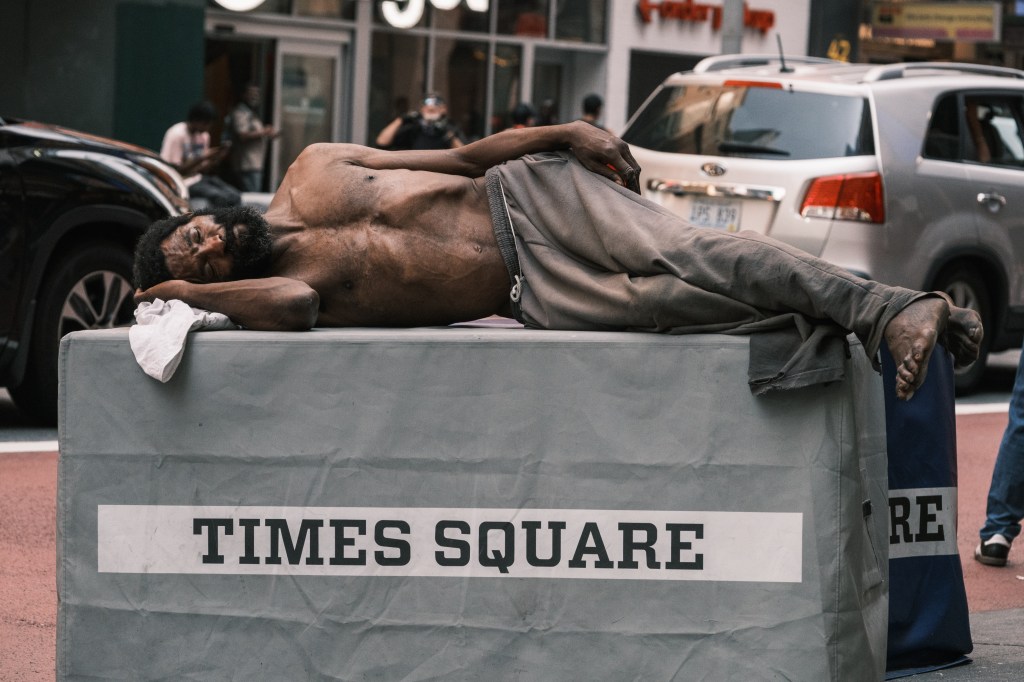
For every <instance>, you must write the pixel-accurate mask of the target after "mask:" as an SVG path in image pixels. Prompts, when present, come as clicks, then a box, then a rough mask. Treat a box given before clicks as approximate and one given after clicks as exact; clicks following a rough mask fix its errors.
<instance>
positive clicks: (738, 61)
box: [693, 54, 844, 73]
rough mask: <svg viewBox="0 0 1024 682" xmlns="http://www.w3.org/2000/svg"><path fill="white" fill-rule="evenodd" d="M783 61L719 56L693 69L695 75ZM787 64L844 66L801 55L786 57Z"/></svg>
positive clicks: (766, 56) (761, 56)
mask: <svg viewBox="0 0 1024 682" xmlns="http://www.w3.org/2000/svg"><path fill="white" fill-rule="evenodd" d="M782 62H783V59H781V58H780V57H779V55H777V54H719V55H715V56H713V57H705V58H704V59H702V60H700V61H699V62H697V64H696V66H694V67H693V73H710V72H712V71H724V70H725V69H738V68H741V67H744V66H768V65H769V64H778V65H779V66H780V67H781V66H782ZM785 62H786V64H787V65H788V64H833V65H835V64H843V63H844V62H839V61H836V60H834V59H825V58H824V57H804V56H800V55H793V56H790V55H785Z"/></svg>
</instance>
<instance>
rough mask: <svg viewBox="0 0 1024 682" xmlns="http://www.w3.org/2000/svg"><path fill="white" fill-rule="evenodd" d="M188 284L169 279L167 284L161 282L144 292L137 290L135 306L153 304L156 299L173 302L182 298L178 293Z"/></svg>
mask: <svg viewBox="0 0 1024 682" xmlns="http://www.w3.org/2000/svg"><path fill="white" fill-rule="evenodd" d="M187 284H188V282H186V281H184V280H180V279H169V280H167V281H166V282H160V283H159V284H154V285H153V286H151V287H150V288H148V289H146V290H145V291H143V290H142V289H136V290H135V305H138V304H140V303H152V302H153V301H154V300H156V299H158V298H159V299H160V300H162V301H171V300H174V299H176V298H179V299H180V298H181V295H180V294H179V293H178V292H179V290H180V289H181V287H182V285H187Z"/></svg>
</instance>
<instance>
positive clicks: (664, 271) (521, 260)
mask: <svg viewBox="0 0 1024 682" xmlns="http://www.w3.org/2000/svg"><path fill="white" fill-rule="evenodd" d="M639 174H640V169H639V167H638V166H637V164H636V162H635V160H634V159H633V157H632V155H631V154H630V152H629V148H628V146H627V145H626V144H625V143H624V142H622V141H621V140H619V139H618V138H615V137H613V136H611V135H609V134H608V133H606V132H605V131H602V130H601V129H599V128H595V127H594V126H591V125H588V124H586V123H582V122H573V123H568V124H565V125H557V126H547V127H539V128H525V129H519V130H509V131H505V132H501V133H498V134H496V135H492V136H490V137H486V138H484V139H482V140H479V141H478V142H474V143H472V144H469V145H466V146H464V147H461V148H458V149H451V150H437V151H434V150H427V151H424V150H421V151H390V152H388V151H379V150H375V149H370V148H366V147H361V146H357V145H351V144H315V145H312V146H310V147H309V148H307V149H306V150H305V151H304V152H303V153H302V154H301V155H300V156H299V158H298V159H297V160H296V161H295V163H294V164H293V165H292V166H291V168H289V170H288V173H287V174H286V175H285V177H284V180H283V182H282V183H281V187H280V189H279V190H278V191H277V194H276V195H275V196H274V199H273V202H272V203H271V204H270V207H269V209H268V210H267V212H266V214H265V216H261V215H260V214H259V213H258V212H256V211H253V210H250V209H245V208H234V209H224V210H219V211H214V212H200V213H195V214H188V215H185V216H180V217H175V218H170V219H167V220H163V221H159V222H157V223H155V224H154V225H153V226H152V227H151V228H150V229H149V231H148V232H147V233H146V235H144V236H143V238H142V239H141V240H140V242H139V246H138V248H137V251H136V272H135V278H136V285H137V286H138V287H139V291H138V292H137V294H136V300H137V301H139V302H141V301H147V300H153V299H154V298H162V299H164V300H168V299H181V300H183V301H185V302H187V303H189V304H190V305H192V306H195V307H197V308H204V309H207V310H214V311H218V312H222V313H224V314H226V315H228V316H229V317H230V318H232V320H234V321H235V322H237V323H238V324H240V325H242V326H244V327H247V328H250V329H263V330H303V329H308V328H310V327H312V326H325V327H341V326H423V325H445V324H450V323H453V322H460V321H467V320H474V319H479V318H483V317H487V316H489V315H493V314H498V315H504V316H511V317H515V318H516V319H518V320H519V321H520V322H522V323H524V324H525V325H526V326H529V327H538V328H546V329H566V330H634V331H658V332H668V333H698V332H701V333H710V332H723V331H735V330H737V329H738V330H740V331H742V330H744V329H747V328H750V329H751V330H755V329H758V328H760V327H763V326H765V324H766V321H769V322H770V320H771V319H774V318H776V317H779V316H780V315H781V316H785V315H789V316H792V315H793V314H794V313H796V314H799V315H802V316H804V317H806V318H808V319H809V320H811V321H823V322H832V323H834V324H835V325H838V327H840V328H842V329H843V330H847V331H850V332H853V333H854V334H856V335H857V337H858V338H859V339H860V340H861V341H862V343H863V345H864V347H865V350H866V351H867V353H868V355H869V357H870V358H872V359H873V360H874V359H875V358H876V357H877V353H878V350H879V348H880V346H881V343H882V341H883V338H884V340H885V341H886V342H887V344H888V347H889V349H890V352H891V353H892V354H893V357H894V360H895V363H896V366H897V378H896V393H897V395H898V397H900V398H902V399H909V398H910V397H911V396H912V395H913V393H914V391H915V390H916V389H917V388H918V387H919V386H920V385H921V383H922V382H923V381H924V379H925V372H926V368H927V365H928V360H929V357H930V355H931V353H932V350H933V348H934V347H935V344H936V342H938V341H942V342H943V345H944V346H945V347H946V348H947V350H949V351H950V352H951V353H952V354H953V357H954V362H955V364H956V365H957V366H964V365H967V364H970V363H971V362H973V361H974V360H975V359H976V358H977V355H978V350H979V344H980V343H981V339H982V334H983V330H982V325H981V320H980V317H979V316H978V315H977V314H976V313H975V312H974V311H972V310H968V309H964V308H958V307H955V306H953V305H952V303H951V301H950V300H949V299H948V298H947V297H945V296H944V295H943V294H938V293H922V292H917V291H911V290H908V289H903V288H900V287H891V286H886V285H883V284H880V283H877V282H872V281H867V280H863V279H860V278H857V277H854V276H853V275H851V274H849V273H847V272H846V271H845V270H842V269H840V268H837V267H835V266H833V265H831V264H829V263H826V262H825V261H822V260H821V259H818V258H815V257H813V256H810V255H808V254H806V253H804V252H802V251H799V250H797V249H794V248H791V247H789V246H787V245H785V244H782V243H779V242H777V241H774V240H772V239H769V238H766V237H764V236H762V235H758V234H754V233H749V232H740V233H738V234H727V233H723V232H718V231H714V230H707V229H701V228H695V227H693V226H691V225H690V224H688V223H687V222H686V221H684V220H682V219H680V218H679V217H677V216H675V215H673V214H670V213H668V212H667V211H665V210H664V209H662V208H660V207H659V206H656V205H654V204H652V203H651V202H648V201H646V200H645V199H643V198H641V197H640V196H639ZM759 325H760V327H759ZM768 326H770V324H769V325H768Z"/></svg>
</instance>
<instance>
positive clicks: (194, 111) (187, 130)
mask: <svg viewBox="0 0 1024 682" xmlns="http://www.w3.org/2000/svg"><path fill="white" fill-rule="evenodd" d="M216 118H217V110H216V109H215V108H214V106H213V105H212V104H210V103H209V102H199V103H198V104H195V105H193V106H192V108H191V109H189V111H188V116H187V117H186V119H185V120H184V121H182V122H180V123H175V124H174V125H172V126H171V127H170V128H168V129H167V132H166V133H164V140H163V144H161V145H160V157H161V158H162V159H163V160H164V161H166V162H168V163H169V164H171V165H172V166H174V167H175V168H176V169H177V170H178V172H179V173H181V175H182V177H183V178H184V179H185V185H186V187H188V196H189V199H203V200H205V201H206V202H209V204H210V205H212V206H215V207H227V206H237V205H239V204H241V203H242V195H241V194H240V193H239V191H238V190H237V189H235V188H234V187H232V186H231V185H229V184H228V183H227V182H225V181H224V180H222V179H220V178H218V177H217V176H216V175H213V171H214V169H216V168H217V166H219V165H220V163H221V162H222V161H223V160H224V159H225V158H227V155H228V152H229V151H230V150H231V145H230V144H222V145H220V146H219V147H213V148H211V147H210V128H211V127H212V126H213V122H214V121H215V120H216Z"/></svg>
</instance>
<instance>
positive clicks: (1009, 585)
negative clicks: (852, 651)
mask: <svg viewBox="0 0 1024 682" xmlns="http://www.w3.org/2000/svg"><path fill="white" fill-rule="evenodd" d="M1006 421H1007V415H1006V412H1005V411H995V412H982V413H980V414H963V413H961V414H958V416H957V420H956V428H957V434H956V435H957V438H956V440H957V471H958V473H959V482H958V489H957V499H958V505H957V507H958V513H957V516H958V529H957V548H958V550H959V553H960V563H961V565H962V566H963V570H964V584H965V586H966V589H967V604H968V607H969V609H970V618H971V635H972V639H973V641H974V651H972V652H971V653H970V654H968V657H969V658H971V659H972V662H971V663H968V664H966V665H961V666H958V667H956V668H948V669H946V670H936V671H933V672H929V673H922V674H919V675H913V676H910V677H905V678H901V679H905V680H914V681H915V682H916V681H917V680H921V681H922V682H924V681H928V682H932V681H937V680H943V681H944V682H945V681H946V680H955V681H956V682H962V681H967V680H971V681H978V682H981V681H984V682H990V681H994V682H1001V681H1002V680H1007V681H1009V680H1013V681H1015V682H1016V681H1017V680H1024V545H1022V543H1021V542H1018V543H1016V544H1017V545H1021V546H1015V547H1014V548H1013V550H1011V552H1010V563H1009V565H1008V566H1006V567H1005V568H993V567H991V566H983V565H981V564H980V563H978V562H977V561H975V560H974V548H975V546H976V545H977V544H978V529H979V528H980V527H981V525H982V523H983V522H984V520H985V498H986V496H987V495H988V485H989V481H990V480H991V477H992V466H993V464H994V463H995V457H996V451H997V450H998V448H999V441H1000V439H1001V438H1002V435H1003V429H1004V428H1005V427H1006Z"/></svg>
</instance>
